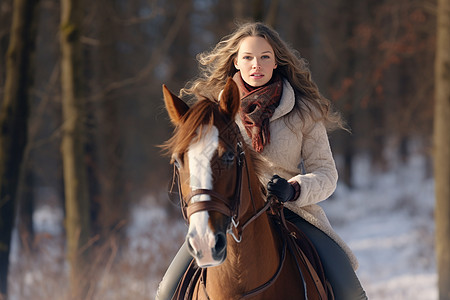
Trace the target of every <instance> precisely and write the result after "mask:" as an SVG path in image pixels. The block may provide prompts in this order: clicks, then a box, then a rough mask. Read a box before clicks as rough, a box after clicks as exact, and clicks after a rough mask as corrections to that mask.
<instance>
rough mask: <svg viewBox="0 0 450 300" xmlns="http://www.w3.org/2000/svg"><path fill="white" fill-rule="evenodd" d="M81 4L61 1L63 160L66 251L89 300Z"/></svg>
mask: <svg viewBox="0 0 450 300" xmlns="http://www.w3.org/2000/svg"><path fill="white" fill-rule="evenodd" d="M82 3H83V2H81V1H78V0H62V1H61V32H60V34H61V35H60V42H61V55H62V57H61V85H62V111H63V135H62V141H61V152H62V160H63V173H64V190H65V203H66V235H67V252H68V260H69V263H70V267H71V271H70V288H71V295H72V297H74V298H75V299H86V298H87V297H86V294H87V292H88V289H89V288H88V287H87V286H86V284H87V282H88V281H89V280H86V275H87V274H85V272H86V268H87V264H88V255H87V254H88V251H87V249H86V248H84V249H83V247H86V246H87V244H88V241H89V237H90V218H89V199H88V198H89V192H88V183H87V172H86V163H85V149H84V147H85V145H84V136H85V130H84V128H83V118H84V116H85V112H84V102H85V99H84V98H83V97H84V95H83V90H84V83H83V75H82V48H81V42H80V36H81V23H82V17H83V14H82V7H83V6H82Z"/></svg>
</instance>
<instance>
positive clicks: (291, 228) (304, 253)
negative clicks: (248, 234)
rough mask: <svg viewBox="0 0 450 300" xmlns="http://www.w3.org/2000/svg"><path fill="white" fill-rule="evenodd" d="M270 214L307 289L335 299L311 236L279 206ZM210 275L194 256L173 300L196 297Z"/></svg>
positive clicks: (267, 284) (267, 285) (325, 297)
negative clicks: (286, 215)
mask: <svg viewBox="0 0 450 300" xmlns="http://www.w3.org/2000/svg"><path fill="white" fill-rule="evenodd" d="M269 214H270V216H271V219H272V223H273V225H274V227H275V228H276V229H277V231H278V232H279V235H281V238H282V239H283V241H285V243H286V248H287V249H288V251H289V252H290V253H291V254H292V256H293V257H295V260H296V265H297V268H298V270H299V272H300V274H301V277H302V279H303V284H304V286H305V291H307V292H310V290H311V288H313V289H316V290H317V293H318V294H319V295H320V299H322V300H334V294H333V289H332V287H331V285H330V283H329V282H328V280H327V278H326V276H325V272H324V270H323V267H322V263H321V261H320V258H319V255H318V253H317V251H316V250H315V247H314V245H313V244H312V243H311V241H310V240H309V238H308V237H307V236H306V235H305V234H304V233H303V232H302V231H300V230H299V229H298V228H297V227H296V226H295V225H294V224H293V223H291V222H289V221H287V220H286V219H285V218H284V213H283V209H280V210H278V209H277V210H276V213H274V210H273V209H272V212H271V213H269ZM206 275H207V270H206V269H202V268H199V267H198V266H197V264H196V263H195V260H194V259H192V261H191V263H190V264H189V267H188V269H187V270H186V272H185V273H184V275H183V277H182V279H181V280H180V283H179V284H178V287H177V289H176V291H175V294H174V296H173V297H172V300H190V299H192V297H193V295H194V292H195V287H196V285H197V282H198V281H200V282H201V283H203V284H205V282H206ZM305 276H309V277H310V279H312V282H313V286H311V285H309V286H307V285H306V283H305ZM309 281H311V280H309ZM271 283H273V282H272V280H271V281H269V282H268V283H266V284H264V285H263V286H261V287H260V288H257V289H255V290H253V291H252V292H251V293H248V294H246V295H245V297H243V298H247V297H251V296H255V295H257V294H258V293H260V292H262V291H263V290H264V289H265V288H267V287H269V286H270V284H271ZM305 298H306V297H305Z"/></svg>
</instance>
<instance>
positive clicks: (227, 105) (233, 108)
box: [219, 77, 241, 120]
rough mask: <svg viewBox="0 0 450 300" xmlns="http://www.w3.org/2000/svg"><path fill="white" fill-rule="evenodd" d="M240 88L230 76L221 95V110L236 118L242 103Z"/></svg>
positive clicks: (231, 117)
mask: <svg viewBox="0 0 450 300" xmlns="http://www.w3.org/2000/svg"><path fill="white" fill-rule="evenodd" d="M240 101H241V100H240V97H239V89H238V87H237V85H236V83H235V82H234V80H233V79H232V78H231V77H229V78H228V80H227V83H226V85H225V88H224V89H223V92H222V95H221V97H220V102H219V106H220V110H221V111H222V112H223V113H224V114H226V115H228V116H229V117H230V119H232V120H234V117H235V115H236V114H237V112H238V111H239V105H240Z"/></svg>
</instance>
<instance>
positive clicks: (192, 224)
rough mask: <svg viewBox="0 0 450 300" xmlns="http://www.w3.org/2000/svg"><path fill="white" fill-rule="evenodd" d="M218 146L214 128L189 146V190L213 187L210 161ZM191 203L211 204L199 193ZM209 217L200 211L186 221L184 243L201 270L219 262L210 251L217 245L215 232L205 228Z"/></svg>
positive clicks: (207, 226) (210, 188)
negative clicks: (186, 230)
mask: <svg viewBox="0 0 450 300" xmlns="http://www.w3.org/2000/svg"><path fill="white" fill-rule="evenodd" d="M218 146H219V131H218V130H217V128H216V127H215V126H213V127H212V128H211V129H210V130H209V131H208V132H207V133H206V134H203V135H202V137H201V138H200V139H199V140H196V141H195V142H193V143H191V144H190V145H189V149H188V160H189V172H190V182H189V184H190V187H191V190H192V191H194V190H197V189H209V190H212V188H213V174H212V169H211V159H212V158H213V156H214V154H215V153H216V151H217V148H218ZM191 201H192V202H199V201H211V197H210V196H209V195H205V194H201V195H196V196H194V197H192V198H191ZM208 223H209V215H208V212H206V211H199V212H196V213H194V214H192V215H191V216H190V218H189V231H188V235H187V240H186V241H187V243H188V245H189V247H190V248H191V252H193V253H192V254H193V255H194V257H195V259H196V260H197V264H198V265H199V266H200V267H206V266H215V265H218V264H220V263H221V261H218V260H217V259H215V258H214V257H213V254H212V248H214V246H215V244H216V237H215V234H214V232H213V231H212V230H211V228H210V227H209V225H208Z"/></svg>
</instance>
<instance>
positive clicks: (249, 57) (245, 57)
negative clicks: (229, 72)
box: [243, 56, 252, 59]
mask: <svg viewBox="0 0 450 300" xmlns="http://www.w3.org/2000/svg"><path fill="white" fill-rule="evenodd" d="M243 59H252V58H251V56H244V57H243Z"/></svg>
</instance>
